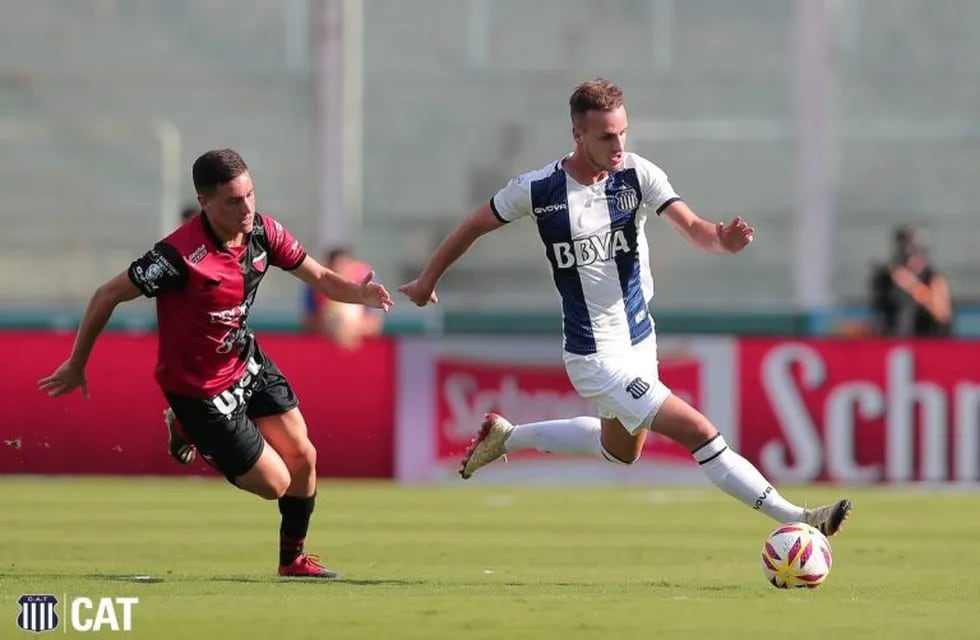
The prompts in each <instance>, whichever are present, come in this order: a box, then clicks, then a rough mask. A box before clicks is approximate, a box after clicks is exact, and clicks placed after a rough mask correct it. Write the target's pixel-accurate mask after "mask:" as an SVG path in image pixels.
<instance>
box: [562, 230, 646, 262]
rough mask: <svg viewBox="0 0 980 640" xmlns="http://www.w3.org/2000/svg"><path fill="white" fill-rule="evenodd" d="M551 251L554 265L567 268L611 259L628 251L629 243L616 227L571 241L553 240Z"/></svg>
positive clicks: (621, 231)
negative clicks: (612, 229) (613, 229)
mask: <svg viewBox="0 0 980 640" xmlns="http://www.w3.org/2000/svg"><path fill="white" fill-rule="evenodd" d="M551 251H552V253H553V254H554V256H555V266H556V267H557V268H559V269H568V268H569V267H584V266H586V265H590V264H592V263H594V262H598V261H603V262H604V261H606V260H612V259H613V258H615V257H616V256H617V255H619V254H621V253H629V251H630V244H629V242H628V241H627V240H626V234H625V233H624V232H623V230H622V229H616V230H615V231H607V232H605V233H601V234H597V235H594V236H586V237H585V238H581V239H579V240H572V241H571V242H553V243H552V244H551Z"/></svg>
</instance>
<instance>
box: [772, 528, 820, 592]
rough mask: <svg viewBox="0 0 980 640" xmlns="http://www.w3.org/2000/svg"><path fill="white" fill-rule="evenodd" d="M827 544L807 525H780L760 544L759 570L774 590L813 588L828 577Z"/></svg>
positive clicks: (815, 530)
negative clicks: (760, 569)
mask: <svg viewBox="0 0 980 640" xmlns="http://www.w3.org/2000/svg"><path fill="white" fill-rule="evenodd" d="M831 563H832V560H831V551H830V542H828V541H827V538H826V537H825V536H824V535H823V534H822V533H820V531H818V530H817V529H814V528H813V527H811V526H810V525H808V524H804V523H802V522H790V523H788V524H784V525H782V526H781V527H779V528H778V529H776V530H775V531H773V532H772V533H770V534H769V537H767V538H766V542H765V544H763V545H762V571H763V572H764V573H765V574H766V580H768V581H769V582H770V584H772V585H773V586H774V587H776V588H778V589H789V588H791V587H792V588H804V587H805V588H807V589H815V588H817V587H819V586H820V585H821V584H823V581H824V580H826V579H827V576H828V575H829V574H830V566H831Z"/></svg>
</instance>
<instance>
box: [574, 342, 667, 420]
mask: <svg viewBox="0 0 980 640" xmlns="http://www.w3.org/2000/svg"><path fill="white" fill-rule="evenodd" d="M564 360H565V371H566V372H567V373H568V379H569V380H570V381H571V382H572V386H574V387H575V390H576V391H578V393H579V395H580V396H582V397H583V398H585V399H586V400H589V401H590V402H592V403H593V404H594V405H595V406H596V407H597V408H598V409H599V416H600V417H602V418H617V419H618V420H619V421H620V422H621V423H623V426H624V427H626V430H627V431H629V432H630V433H633V434H635V433H636V432H637V431H639V430H640V429H641V428H644V427H648V426H649V420H650V418H651V417H652V416H654V415H656V413H657V412H658V411H659V410H660V407H661V406H662V405H663V403H664V401H665V400H666V399H667V397H668V396H669V395H670V394H671V391H670V389H669V388H667V385H665V384H664V383H663V382H661V381H660V376H659V375H658V371H657V340H656V337H655V336H652V335H651V336H650V337H648V338H647V339H646V340H643V341H642V342H640V343H639V344H636V345H633V346H632V347H630V348H629V349H628V350H626V351H617V352H616V353H602V352H600V353H592V354H589V355H584V356H583V355H577V354H574V353H568V352H567V351H566V352H565V353H564Z"/></svg>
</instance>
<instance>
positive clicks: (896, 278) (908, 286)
mask: <svg viewBox="0 0 980 640" xmlns="http://www.w3.org/2000/svg"><path fill="white" fill-rule="evenodd" d="M892 282H894V283H895V284H897V285H898V286H900V287H901V288H903V289H905V290H906V291H912V289H914V288H915V285H917V284H919V279H918V278H916V277H915V274H914V273H912V272H911V271H909V270H908V268H906V267H895V268H894V269H892Z"/></svg>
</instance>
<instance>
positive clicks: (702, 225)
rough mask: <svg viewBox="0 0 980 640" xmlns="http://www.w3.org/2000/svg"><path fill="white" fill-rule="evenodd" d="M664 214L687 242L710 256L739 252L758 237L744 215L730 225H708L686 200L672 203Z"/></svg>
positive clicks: (721, 223)
mask: <svg viewBox="0 0 980 640" xmlns="http://www.w3.org/2000/svg"><path fill="white" fill-rule="evenodd" d="M661 215H663V216H664V217H666V218H667V222H669V223H670V225H671V226H672V227H674V228H675V229H677V231H678V232H679V233H680V234H681V235H682V236H684V239H685V240H687V241H688V242H689V243H691V244H692V245H694V246H695V247H697V248H698V249H701V250H702V251H706V252H708V253H738V252H739V251H741V250H742V249H744V248H745V247H747V246H748V245H749V243H750V242H752V240H753V237H754V234H755V229H753V228H752V227H750V226H749V223H748V222H746V221H745V220H743V219H742V218H741V216H739V217H736V218H735V219H734V220H732V221H731V222H729V223H728V224H727V225H726V224H725V223H723V222H718V223H713V222H708V221H707V220H704V219H703V218H701V217H700V216H699V215H698V214H696V213H694V211H692V210H691V208H690V207H689V206H687V204H686V203H685V202H684V201H683V200H678V201H676V202H674V203H672V204H671V205H670V206H668V207H667V208H666V209H664V211H663V213H662V214H661Z"/></svg>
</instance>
